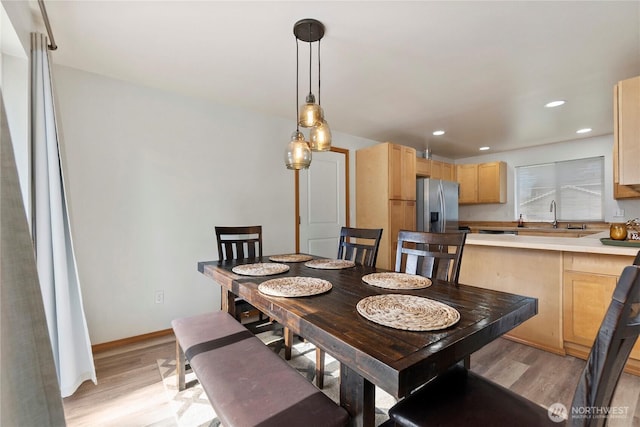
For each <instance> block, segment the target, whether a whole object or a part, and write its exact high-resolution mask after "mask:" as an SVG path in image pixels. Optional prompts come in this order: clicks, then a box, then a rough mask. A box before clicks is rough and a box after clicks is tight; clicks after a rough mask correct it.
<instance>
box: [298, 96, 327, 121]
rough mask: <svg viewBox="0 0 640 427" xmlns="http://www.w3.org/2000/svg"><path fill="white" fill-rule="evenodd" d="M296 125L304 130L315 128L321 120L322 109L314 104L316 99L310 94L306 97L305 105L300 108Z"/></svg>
mask: <svg viewBox="0 0 640 427" xmlns="http://www.w3.org/2000/svg"><path fill="white" fill-rule="evenodd" d="M298 117H299V120H298V124H299V125H300V126H302V127H304V128H310V127H314V126H316V125H317V124H318V123H320V121H321V120H322V118H323V112H322V107H320V105H318V104H316V98H315V96H313V94H312V93H309V95H307V103H306V104H304V105H302V106H301V107H300V115H299V116H298Z"/></svg>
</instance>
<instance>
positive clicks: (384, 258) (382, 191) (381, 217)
mask: <svg viewBox="0 0 640 427" xmlns="http://www.w3.org/2000/svg"><path fill="white" fill-rule="evenodd" d="M415 200H416V151H415V149H413V148H410V147H405V146H401V145H397V144H392V143H388V142H385V143H381V144H377V145H374V146H371V147H367V148H363V149H361V150H358V151H356V226H357V227H361V228H382V229H383V232H382V239H381V241H380V248H379V251H378V262H377V264H376V265H377V267H379V268H387V269H393V268H394V260H395V249H396V246H395V244H396V243H395V242H396V241H397V236H398V231H399V230H400V229H408V230H415V221H416V220H415V215H416V203H415Z"/></svg>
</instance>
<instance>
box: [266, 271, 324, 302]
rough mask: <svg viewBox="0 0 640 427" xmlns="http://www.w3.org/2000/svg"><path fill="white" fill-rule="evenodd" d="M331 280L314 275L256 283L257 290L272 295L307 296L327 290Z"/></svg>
mask: <svg viewBox="0 0 640 427" xmlns="http://www.w3.org/2000/svg"><path fill="white" fill-rule="evenodd" d="M330 289H331V282H329V281H328V280H324V279H318V278H316V277H297V276H296V277H281V278H279V279H271V280H267V281H266V282H262V283H260V284H259V285H258V291H260V292H261V293H263V294H265V295H270V296H274V297H288V298H291V297H307V296H310V295H317V294H322V293H325V292H328V291H329V290H330Z"/></svg>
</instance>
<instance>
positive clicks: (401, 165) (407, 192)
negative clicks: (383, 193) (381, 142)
mask: <svg viewBox="0 0 640 427" xmlns="http://www.w3.org/2000/svg"><path fill="white" fill-rule="evenodd" d="M385 144H388V147H389V162H388V166H389V188H390V192H389V198H390V199H393V200H415V199H416V150H415V149H414V148H411V147H405V146H403V145H397V144H390V143H385Z"/></svg>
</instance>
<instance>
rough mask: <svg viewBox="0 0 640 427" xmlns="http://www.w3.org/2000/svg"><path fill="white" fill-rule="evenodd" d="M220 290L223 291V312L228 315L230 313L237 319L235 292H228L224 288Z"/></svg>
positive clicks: (221, 301)
mask: <svg viewBox="0 0 640 427" xmlns="http://www.w3.org/2000/svg"><path fill="white" fill-rule="evenodd" d="M220 290H221V294H220V305H221V306H222V307H220V308H221V309H222V311H226V312H227V313H229V314H230V315H232V316H233V317H234V318H235V317H236V296H235V295H234V294H233V292H231V291H228V290H226V289H225V288H223V287H221V288H220Z"/></svg>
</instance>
